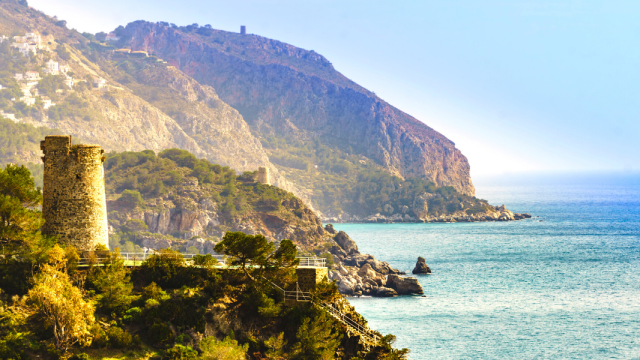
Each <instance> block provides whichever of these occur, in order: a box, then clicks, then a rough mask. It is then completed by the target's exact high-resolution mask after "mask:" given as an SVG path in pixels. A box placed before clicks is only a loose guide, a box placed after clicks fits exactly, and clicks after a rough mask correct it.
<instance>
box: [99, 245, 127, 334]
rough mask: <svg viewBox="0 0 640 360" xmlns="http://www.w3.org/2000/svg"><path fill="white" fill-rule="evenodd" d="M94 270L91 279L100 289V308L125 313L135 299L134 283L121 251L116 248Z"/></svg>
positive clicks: (108, 311) (110, 311)
mask: <svg viewBox="0 0 640 360" xmlns="http://www.w3.org/2000/svg"><path fill="white" fill-rule="evenodd" d="M92 270H93V272H92V274H91V275H90V281H91V282H92V283H93V286H94V287H95V288H96V289H97V290H98V296H97V300H98V304H99V305H100V309H101V310H102V311H103V312H104V313H106V314H111V313H116V314H123V313H124V312H125V311H127V309H128V308H129V305H130V304H131V301H132V300H133V298H132V296H131V291H132V290H133V285H132V284H131V280H130V277H129V271H128V270H127V268H126V267H125V266H124V260H123V259H122V257H121V256H120V251H119V250H118V249H116V250H115V251H114V252H112V253H111V256H110V259H109V260H108V261H107V262H106V263H104V265H103V266H101V267H94V268H93V269H92ZM109 337H111V336H109Z"/></svg>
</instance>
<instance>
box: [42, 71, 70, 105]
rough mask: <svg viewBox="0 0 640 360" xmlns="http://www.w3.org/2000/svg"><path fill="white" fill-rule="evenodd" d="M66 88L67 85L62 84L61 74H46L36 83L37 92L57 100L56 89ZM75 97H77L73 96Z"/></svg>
mask: <svg viewBox="0 0 640 360" xmlns="http://www.w3.org/2000/svg"><path fill="white" fill-rule="evenodd" d="M59 89H62V90H66V89H67V86H66V85H65V84H64V77H63V76H62V75H47V76H45V77H43V78H42V80H40V82H39V83H38V93H39V94H41V95H46V96H48V97H50V98H51V99H55V100H57V95H56V90H59ZM75 98H78V97H77V96H75Z"/></svg>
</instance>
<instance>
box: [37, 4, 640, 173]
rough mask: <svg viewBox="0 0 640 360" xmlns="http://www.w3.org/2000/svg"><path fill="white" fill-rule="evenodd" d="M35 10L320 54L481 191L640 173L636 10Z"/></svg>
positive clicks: (86, 23)
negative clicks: (513, 179)
mask: <svg viewBox="0 0 640 360" xmlns="http://www.w3.org/2000/svg"><path fill="white" fill-rule="evenodd" d="M28 1H29V4H30V5H31V6H33V7H35V8H37V9H40V10H43V11H44V12H45V13H47V14H49V15H57V16H58V17H59V18H61V19H65V20H67V21H68V25H69V26H70V27H73V28H76V29H78V30H79V31H81V32H82V31H88V32H92V33H95V32H98V31H108V30H112V29H114V28H115V27H116V26H118V25H120V24H123V25H125V24H126V23H128V22H131V21H134V20H149V21H167V22H172V23H176V24H179V25H187V24H191V23H198V24H200V25H204V24H211V25H212V26H213V27H214V28H216V29H222V30H228V31H238V30H239V28H240V25H246V26H247V30H248V32H249V33H254V34H258V35H262V36H266V37H269V38H273V39H277V40H280V41H283V42H287V43H290V44H292V45H295V46H299V47H302V48H305V49H312V50H315V51H317V52H318V53H320V54H322V55H324V56H326V57H327V58H328V59H329V60H330V61H331V62H332V63H333V64H334V66H335V68H336V69H337V70H338V71H340V72H342V73H343V74H344V75H346V76H347V77H349V78H351V79H352V80H354V81H356V82H357V83H359V84H361V85H363V86H365V87H366V88H368V89H369V90H371V91H374V92H376V94H378V95H379V96H380V97H382V98H383V99H385V100H386V101H388V102H389V103H391V104H392V105H394V106H396V107H398V108H400V109H401V110H403V111H405V112H407V113H409V114H411V115H413V116H415V117H417V118H418V119H420V120H422V121H423V122H425V123H427V124H428V125H430V126H431V127H433V128H435V129H436V130H438V131H440V132H442V133H443V134H444V135H445V136H447V137H449V138H450V139H451V140H453V141H454V142H455V143H456V145H457V147H458V148H460V149H461V150H462V152H463V153H464V154H465V155H466V156H467V157H468V158H469V160H470V162H471V168H472V176H473V177H476V176H480V175H495V174H501V173H517V172H522V171H546V172H549V171H550V172H554V171H603V170H604V171H640V86H639V84H640V41H639V40H640V21H639V20H638V19H640V1H611V0H609V1H569V0H567V1H561V0H556V1H489V0H476V1H471V0H467V1H456V0H441V1H398V0H396V1H393V2H391V1H347V0H341V1H326V0H325V1H310V0H304V1H303V0H297V1H291V0H282V1H266V0H244V1H211V0H181V1H176V0H170V1H169V0H153V1H151V0H135V1H131V0H128V1H124V0H109V1H104V0H101V1H94V0H28Z"/></svg>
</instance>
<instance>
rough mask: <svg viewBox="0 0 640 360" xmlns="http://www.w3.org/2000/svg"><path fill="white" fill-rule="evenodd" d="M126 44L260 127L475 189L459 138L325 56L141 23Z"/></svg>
mask: <svg viewBox="0 0 640 360" xmlns="http://www.w3.org/2000/svg"><path fill="white" fill-rule="evenodd" d="M123 35H124V37H123V40H122V41H123V43H122V45H125V44H126V45H127V46H130V47H131V48H132V49H135V50H148V51H151V52H153V53H154V54H157V55H158V56H159V57H161V58H163V59H165V60H167V61H168V62H169V63H170V64H172V65H175V66H176V67H178V68H179V69H181V70H182V71H183V72H185V73H186V74H188V75H190V76H193V77H194V78H195V79H196V80H197V81H198V82H200V83H203V84H208V85H211V86H213V87H214V88H215V89H216V90H217V92H218V94H219V95H220V97H221V99H222V100H224V101H225V102H227V103H229V104H230V105H231V106H233V107H234V108H236V109H238V110H239V111H240V113H241V114H242V115H243V116H244V118H245V119H246V120H247V121H248V122H249V124H250V125H251V126H252V128H253V129H254V130H255V131H258V132H260V133H262V134H269V133H277V134H285V135H286V136H292V137H296V138H299V139H320V140H321V141H323V142H325V143H327V144H331V145H332V146H339V147H343V148H344V149H345V150H346V149H351V150H350V151H352V152H355V153H358V154H361V155H364V156H366V157H368V158H371V159H374V160H375V161H376V162H377V163H378V164H380V165H382V166H384V167H385V168H386V169H387V170H388V171H390V172H391V173H393V174H397V175H399V176H401V177H410V176H417V177H421V178H425V179H429V180H431V181H433V182H434V183H435V184H436V185H438V186H443V185H450V186H453V187H454V188H455V189H457V190H458V191H460V192H461V193H464V194H469V195H473V194H474V188H473V184H472V182H471V178H470V175H469V163H468V162H467V159H466V157H465V156H464V155H462V153H461V152H460V151H459V150H458V149H456V147H455V144H454V143H453V142H452V141H450V140H449V139H447V138H446V137H444V136H443V135H442V134H440V133H438V132H436V131H435V130H433V129H431V128H430V127H428V126H426V125H424V124H423V123H422V122H420V121H418V120H417V119H415V118H413V117H411V116H410V115H408V114H405V113H403V112H402V111H400V110H398V109H396V108H394V107H393V106H391V105H390V104H388V103H386V102H384V101H383V100H382V99H380V98H378V97H377V96H376V95H375V94H373V93H371V92H369V91H367V90H366V89H364V88H362V87H361V86H359V85H357V84H355V83H354V82H352V81H351V80H349V79H347V78H346V77H345V76H343V75H342V74H340V73H339V72H337V71H336V70H335V69H334V68H333V66H332V65H331V63H330V62H329V61H328V60H327V59H325V58H324V57H322V56H321V55H319V54H317V53H315V52H313V51H307V50H303V49H300V48H296V47H294V46H291V45H288V44H284V43H281V42H279V41H275V40H271V39H266V38H263V37H260V36H256V35H240V34H235V33H229V32H225V31H219V30H212V29H204V28H194V27H183V28H172V27H170V26H168V24H155V23H149V22H144V21H137V22H134V23H131V24H129V25H127V27H126V30H125V32H124V33H123Z"/></svg>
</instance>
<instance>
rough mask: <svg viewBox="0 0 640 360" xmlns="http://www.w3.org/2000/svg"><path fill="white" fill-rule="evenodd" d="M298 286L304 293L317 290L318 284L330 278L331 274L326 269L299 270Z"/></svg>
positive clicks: (297, 271)
mask: <svg viewBox="0 0 640 360" xmlns="http://www.w3.org/2000/svg"><path fill="white" fill-rule="evenodd" d="M296 274H298V286H299V287H300V290H302V291H312V290H314V289H315V288H316V284H317V283H319V282H321V281H322V279H323V278H325V277H326V278H327V279H328V278H329V272H328V269H327V268H326V267H322V268H311V267H309V268H297V269H296Z"/></svg>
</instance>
